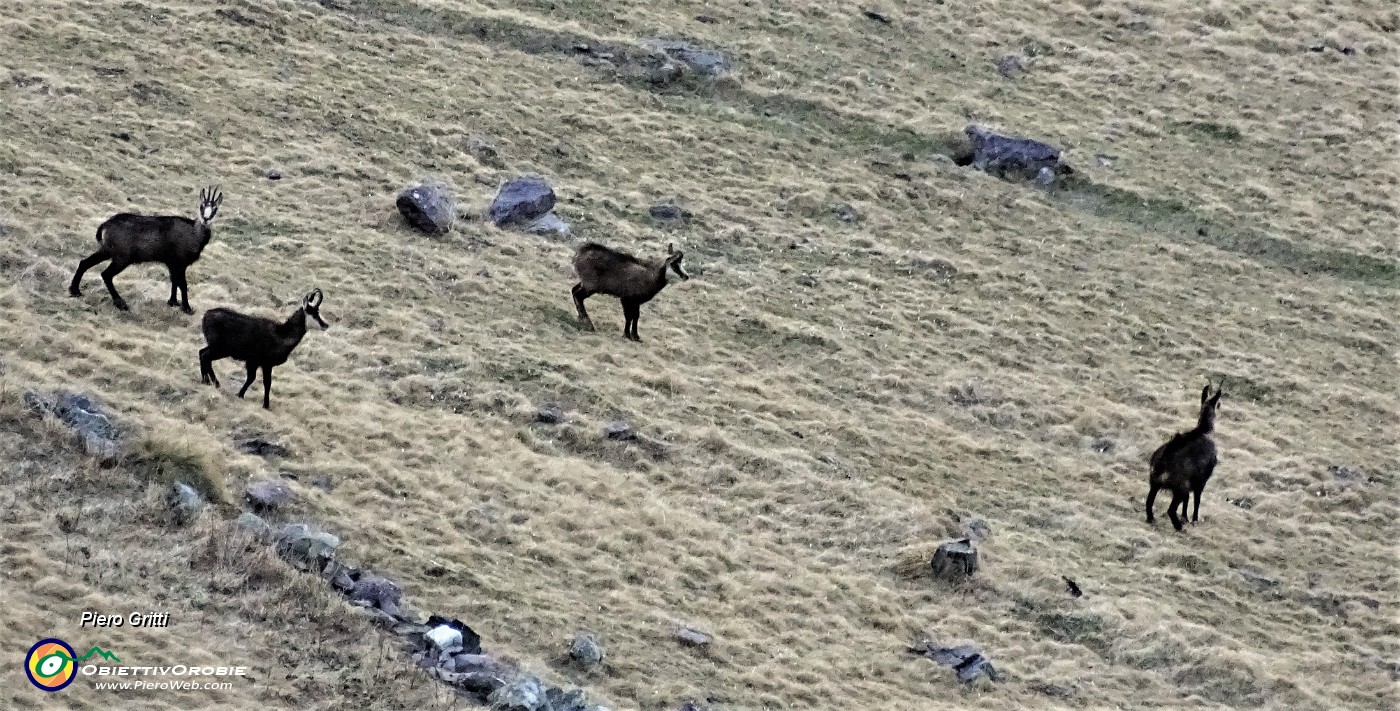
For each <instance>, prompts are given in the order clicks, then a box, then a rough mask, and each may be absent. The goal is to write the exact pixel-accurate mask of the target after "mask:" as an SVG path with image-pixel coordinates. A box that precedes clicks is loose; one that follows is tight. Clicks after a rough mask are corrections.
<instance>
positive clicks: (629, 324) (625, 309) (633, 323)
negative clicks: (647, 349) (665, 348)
mask: <svg viewBox="0 0 1400 711" xmlns="http://www.w3.org/2000/svg"><path fill="white" fill-rule="evenodd" d="M641 315H642V306H641V304H638V303H637V302H635V301H624V302H622V317H623V319H624V323H623V325H622V335H623V336H626V337H627V338H629V339H631V340H632V341H635V342H637V343H641V342H642V338H641V336H638V335H637V319H638V318H639V317H641Z"/></svg>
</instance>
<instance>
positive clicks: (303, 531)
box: [277, 523, 340, 573]
mask: <svg viewBox="0 0 1400 711" xmlns="http://www.w3.org/2000/svg"><path fill="white" fill-rule="evenodd" d="M338 548H340V538H338V537H336V536H335V535H334V534H331V533H327V532H325V531H318V530H316V529H314V528H312V527H311V526H309V525H307V524H304V523H291V524H287V525H286V526H285V527H283V528H282V532H281V534H280V535H279V536H278V539H277V553H278V555H280V556H282V559H283V560H286V561H287V562H289V563H291V564H292V565H294V566H296V567H297V568H300V569H301V570H315V571H316V572H318V573H319V572H320V571H322V570H323V569H325V567H326V564H327V563H329V562H330V561H331V560H332V559H333V558H334V557H335V551H336V549H338Z"/></svg>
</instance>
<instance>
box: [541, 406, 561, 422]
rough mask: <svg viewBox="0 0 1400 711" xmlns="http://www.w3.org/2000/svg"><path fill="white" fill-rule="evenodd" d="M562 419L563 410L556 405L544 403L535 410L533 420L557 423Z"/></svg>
mask: <svg viewBox="0 0 1400 711" xmlns="http://www.w3.org/2000/svg"><path fill="white" fill-rule="evenodd" d="M563 421H564V411H563V410H562V409H560V408H559V406H558V405H545V406H544V407H541V408H540V409H539V410H538V411H536V412H535V422H541V423H544V424H546V425H557V424H559V423H560V422H563Z"/></svg>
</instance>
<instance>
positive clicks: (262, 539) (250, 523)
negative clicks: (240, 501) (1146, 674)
mask: <svg viewBox="0 0 1400 711" xmlns="http://www.w3.org/2000/svg"><path fill="white" fill-rule="evenodd" d="M233 529H234V530H235V531H238V532H239V533H242V534H244V535H247V536H250V537H252V539H253V540H255V541H257V542H258V543H264V544H266V543H269V542H271V541H272V526H269V525H268V523H267V522H266V521H264V520H262V517H261V516H259V515H257V514H255V513H252V512H249V511H244V512H243V513H241V514H239V516H238V519H237V520H236V521H234V522H233Z"/></svg>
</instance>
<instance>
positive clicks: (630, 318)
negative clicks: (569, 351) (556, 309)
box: [574, 242, 690, 342]
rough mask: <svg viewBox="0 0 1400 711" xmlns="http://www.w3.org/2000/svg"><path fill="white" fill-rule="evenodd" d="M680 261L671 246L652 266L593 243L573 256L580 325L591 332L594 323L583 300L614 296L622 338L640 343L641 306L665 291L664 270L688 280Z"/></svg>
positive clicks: (666, 272)
mask: <svg viewBox="0 0 1400 711" xmlns="http://www.w3.org/2000/svg"><path fill="white" fill-rule="evenodd" d="M681 257H682V253H681V252H678V251H676V245H674V244H671V245H667V247H666V256H665V257H662V258H661V259H659V260H656V261H654V262H643V261H642V260H640V259H637V258H636V257H634V256H632V255H630V254H627V253H626V252H619V251H618V250H615V249H612V248H611V247H604V246H603V245H601V244H596V243H594V242H589V243H588V244H585V245H583V246H582V247H580V248H579V250H578V253H577V254H575V255H574V272H575V273H577V274H578V280H579V281H578V283H577V284H575V285H574V306H576V307H578V318H579V322H580V323H581V324H582V325H583V327H584V328H586V329H588V330H590V331H592V330H593V319H590V318H589V317H588V311H587V310H586V309H584V308H583V300H584V299H587V298H588V297H590V296H592V295H594V294H607V295H609V296H616V297H617V298H619V299H621V300H622V316H623V319H624V323H623V326H622V335H623V336H624V337H626V338H630V339H632V340H633V341H637V342H640V341H641V340H642V339H641V337H640V336H638V335H637V317H638V316H640V315H641V310H642V304H645V303H646V302H648V301H651V300H652V297H654V296H656V295H657V294H658V293H660V292H661V290H662V289H664V288H666V284H667V283H668V280H669V272H668V271H667V270H668V269H669V270H671V271H674V272H675V273H676V275H677V276H679V277H680V278H681V279H682V280H686V279H689V278H690V275H689V274H686V273H685V270H684V269H682V268H681Z"/></svg>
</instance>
